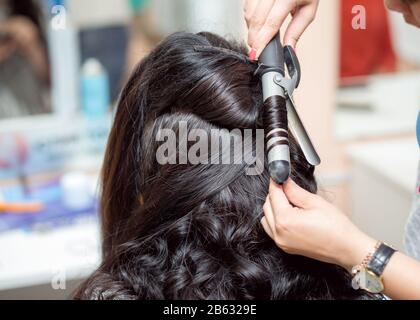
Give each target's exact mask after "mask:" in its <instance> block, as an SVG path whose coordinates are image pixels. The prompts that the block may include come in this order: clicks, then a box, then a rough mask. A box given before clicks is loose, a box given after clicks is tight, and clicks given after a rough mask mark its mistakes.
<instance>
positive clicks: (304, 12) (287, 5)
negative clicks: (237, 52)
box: [244, 0, 319, 58]
mask: <svg viewBox="0 0 420 320" xmlns="http://www.w3.org/2000/svg"><path fill="white" fill-rule="evenodd" d="M318 3H319V0H245V6H244V11H245V20H246V22H247V25H248V29H249V33H248V45H249V46H250V47H251V48H252V51H251V52H253V54H252V55H253V56H254V57H255V58H258V57H259V55H260V54H261V52H262V50H263V49H264V48H265V47H266V45H267V44H268V43H269V42H270V40H271V39H272V38H273V37H274V36H275V34H276V33H277V32H278V31H279V29H280V27H281V26H282V25H283V22H284V21H285V20H286V18H287V16H288V15H289V14H291V15H292V16H293V18H292V20H291V22H290V23H289V25H288V26H287V29H286V33H285V35H284V44H285V45H290V46H292V47H293V48H295V47H296V43H297V42H298V41H299V39H300V37H301V35H302V34H303V32H304V31H305V30H306V28H307V27H308V26H309V24H310V23H311V22H312V21H313V20H314V18H315V14H316V11H317V8H318Z"/></svg>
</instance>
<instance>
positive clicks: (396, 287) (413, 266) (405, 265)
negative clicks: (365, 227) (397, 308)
mask: <svg viewBox="0 0 420 320" xmlns="http://www.w3.org/2000/svg"><path fill="white" fill-rule="evenodd" d="M375 244H376V240H374V239H372V238H370V237H368V236H367V235H365V234H363V233H360V234H358V235H357V236H355V237H352V240H351V241H349V243H348V251H347V254H346V258H345V259H344V260H343V262H340V264H341V265H343V266H344V267H345V268H346V269H347V270H349V271H351V269H352V267H353V266H355V265H358V264H360V263H361V262H362V260H363V259H364V257H366V255H367V254H368V252H369V250H371V249H372V248H373V247H374V246H375ZM382 280H383V283H384V287H385V291H384V294H385V295H387V296H388V297H390V298H392V299H395V300H420V262H418V261H416V260H414V259H412V258H410V257H408V256H406V255H404V254H403V253H401V252H396V253H394V255H393V256H392V258H391V260H390V261H389V263H388V265H387V266H386V267H385V270H384V273H383V275H382Z"/></svg>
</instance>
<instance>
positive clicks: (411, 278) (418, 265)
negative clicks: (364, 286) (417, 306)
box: [383, 252, 420, 300]
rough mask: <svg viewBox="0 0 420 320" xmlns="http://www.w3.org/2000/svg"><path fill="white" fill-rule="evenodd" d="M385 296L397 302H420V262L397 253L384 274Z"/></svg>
mask: <svg viewBox="0 0 420 320" xmlns="http://www.w3.org/2000/svg"><path fill="white" fill-rule="evenodd" d="M383 282H384V286H385V292H384V293H385V294H386V295H387V296H389V297H390V298H392V299H396V300H420V262H418V261H416V260H414V259H412V258H410V257H408V256H406V255H404V254H402V253H400V252H396V253H395V254H394V255H393V257H392V258H391V260H390V261H389V263H388V265H387V266H386V268H385V270H384V274H383Z"/></svg>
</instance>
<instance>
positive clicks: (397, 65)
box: [0, 0, 420, 299]
mask: <svg viewBox="0 0 420 320" xmlns="http://www.w3.org/2000/svg"><path fill="white" fill-rule="evenodd" d="M363 13H365V16H364V15H363ZM364 18H365V19H364ZM355 19H356V20H355ZM179 30H184V31H193V32H198V31H202V30H205V31H212V32H215V33H218V34H220V35H223V36H226V37H228V38H231V39H246V28H245V22H244V20H243V17H242V4H241V0H228V1H226V0H200V1H196V0H89V1H84V0H67V1H63V0H38V1H37V0H0V299H16V298H17V299H66V298H68V297H69V295H70V294H71V292H72V291H73V290H74V289H75V287H76V286H77V284H78V283H80V281H81V280H82V279H83V278H84V277H85V276H87V275H88V274H89V273H91V272H92V271H93V270H94V269H95V267H97V266H98V264H99V263H100V233H99V227H98V216H97V196H98V193H97V190H98V176H99V172H100V169H101V162H102V157H103V154H104V149H105V146H106V141H107V136H108V133H109V130H110V126H111V123H112V112H113V106H115V103H116V101H117V99H118V94H119V91H120V89H121V88H122V87H123V85H124V83H125V82H126V80H127V77H128V76H129V74H130V72H131V71H132V70H133V68H134V67H135V65H136V64H137V63H138V62H139V60H140V59H142V57H144V56H145V55H146V54H147V53H148V52H149V51H150V50H151V49H152V48H153V47H154V46H155V45H156V44H157V43H158V42H159V41H160V40H161V39H162V38H164V37H165V36H166V35H168V34H170V33H172V32H175V31H179ZM419 40H420V34H419V31H418V30H416V29H415V28H414V27H411V26H408V25H407V24H405V23H404V21H403V18H402V17H400V15H398V14H392V13H389V12H387V11H386V10H385V8H384V6H383V1H382V0H357V1H355V0H340V1H321V3H320V8H319V12H318V16H317V18H316V20H315V22H314V23H313V24H312V25H311V26H310V29H309V30H308V31H307V32H306V33H305V34H304V35H303V37H302V39H301V40H300V42H299V44H298V48H297V54H298V56H299V58H300V60H301V64H302V77H303V78H302V84H301V86H300V87H299V89H298V90H297V93H296V101H297V106H298V111H299V112H300V114H301V117H302V119H303V121H304V122H305V124H306V127H307V129H308V131H309V132H310V135H311V136H312V139H313V141H314V143H315V144H316V146H317V148H318V151H319V153H320V155H321V157H322V160H323V164H322V166H321V167H320V168H319V169H318V171H317V177H318V180H319V183H320V189H321V193H322V194H323V195H324V196H325V197H326V198H327V199H329V200H330V201H331V202H333V203H334V204H336V205H338V206H339V207H340V208H341V209H343V210H345V211H346V212H348V213H349V214H350V215H351V216H352V219H353V220H354V221H355V222H356V223H357V224H358V225H359V226H360V227H361V228H362V229H363V230H364V231H366V232H368V233H370V234H371V235H372V236H374V237H376V238H379V239H381V240H384V241H386V242H388V243H390V244H393V245H394V246H396V247H397V248H399V249H403V243H402V239H403V232H404V225H405V221H406V219H407V216H408V213H409V209H410V205H411V200H412V196H413V194H414V192H415V189H416V186H415V183H416V181H415V180H416V170H417V161H418V151H419V149H418V145H417V142H416V140H415V123H416V117H417V113H418V110H419V108H420V41H419Z"/></svg>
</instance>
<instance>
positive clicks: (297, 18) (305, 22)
mask: <svg viewBox="0 0 420 320" xmlns="http://www.w3.org/2000/svg"><path fill="white" fill-rule="evenodd" d="M317 6H318V4H316V5H315V6H304V7H301V8H299V9H297V11H296V12H295V14H294V16H293V19H292V21H290V23H289V25H288V26H287V29H286V32H285V34H284V44H285V45H289V46H292V47H293V48H296V44H297V42H298V41H299V39H300V37H301V36H302V34H303V32H304V31H305V30H306V28H307V27H308V26H309V25H310V24H311V22H312V21H313V20H314V18H315V14H316V10H317Z"/></svg>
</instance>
